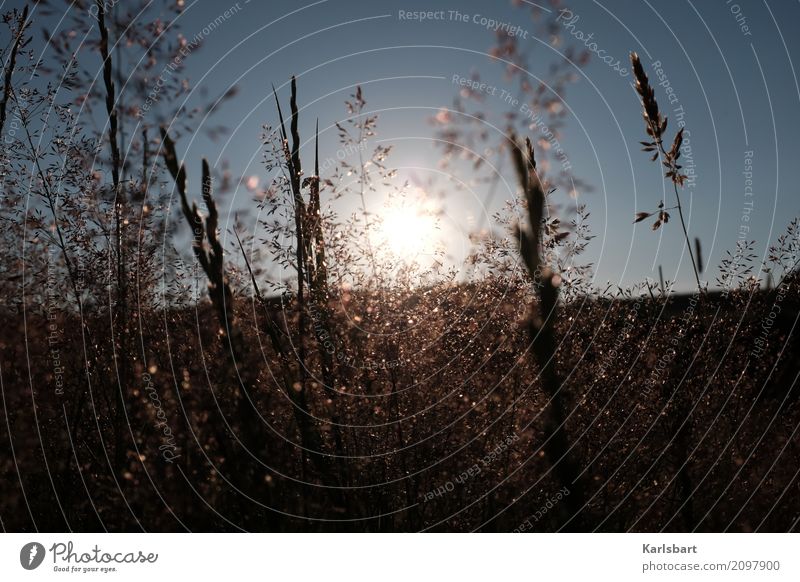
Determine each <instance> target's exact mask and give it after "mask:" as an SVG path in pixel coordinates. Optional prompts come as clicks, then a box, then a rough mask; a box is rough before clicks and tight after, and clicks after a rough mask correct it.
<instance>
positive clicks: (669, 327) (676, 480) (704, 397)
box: [0, 2, 800, 531]
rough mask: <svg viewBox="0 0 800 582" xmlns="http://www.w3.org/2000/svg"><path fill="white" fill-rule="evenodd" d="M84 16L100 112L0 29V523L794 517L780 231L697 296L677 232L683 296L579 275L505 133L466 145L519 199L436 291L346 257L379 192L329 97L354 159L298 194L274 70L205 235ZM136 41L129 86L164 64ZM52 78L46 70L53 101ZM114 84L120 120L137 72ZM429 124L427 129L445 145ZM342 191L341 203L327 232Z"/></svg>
mask: <svg viewBox="0 0 800 582" xmlns="http://www.w3.org/2000/svg"><path fill="white" fill-rule="evenodd" d="M145 4H148V3H145V2H142V5H143V6H144V5H145ZM96 7H97V10H96V11H93V14H95V15H96V18H97V24H98V27H97V32H96V34H97V36H98V38H97V39H95V42H96V43H97V54H98V55H99V56H100V60H99V61H98V64H99V63H101V64H102V71H103V75H102V76H103V83H102V87H103V93H102V94H99V95H86V96H85V99H86V103H87V106H88V107H90V108H91V106H92V105H93V104H97V103H102V105H103V106H102V107H101V108H99V109H98V110H97V112H96V114H95V117H96V118H97V119H102V123H100V124H98V125H97V126H93V125H90V124H88V123H87V122H86V121H85V120H84V119H81V118H79V117H77V116H76V115H75V113H74V111H73V110H72V109H71V107H70V104H67V103H60V102H59V101H58V97H57V91H56V90H55V89H54V88H53V87H52V86H49V85H45V86H43V85H42V83H41V82H39V81H37V80H36V79H35V78H32V76H31V75H30V73H31V72H32V71H33V70H34V69H36V68H37V67H39V63H37V62H36V61H35V56H34V55H35V51H34V50H33V49H32V48H31V42H32V41H31V38H30V22H29V21H28V12H27V10H23V11H13V12H10V13H8V15H7V16H6V18H5V22H6V24H7V26H8V27H9V30H10V37H9V38H11V39H13V40H12V42H10V43H9V47H8V49H7V54H3V62H4V63H5V69H4V71H3V78H4V85H3V95H2V102H1V103H0V129H3V128H2V126H3V124H5V126H6V127H5V129H3V131H5V133H6V135H7V136H8V135H11V134H10V133H9V128H8V124H9V123H10V120H13V124H14V131H15V133H14V135H13V139H10V140H5V141H4V145H3V148H2V150H0V152H1V153H0V169H1V170H2V175H3V180H4V183H3V189H4V196H3V198H2V207H0V213H1V214H0V220H2V223H3V224H4V225H5V227H6V228H4V230H3V234H2V236H3V237H4V240H3V243H4V248H6V249H8V252H7V253H4V254H3V255H2V258H0V310H1V311H2V317H3V322H4V324H5V325H3V326H2V329H0V348H1V351H0V380H2V384H1V385H0V392H1V393H2V400H0V406H2V412H1V415H2V418H3V419H4V421H5V422H3V423H2V424H3V428H2V429H0V446H2V450H3V451H7V454H4V455H3V456H2V457H0V483H2V487H3V496H2V499H0V523H1V524H2V527H3V529H4V530H7V531H34V530H46V531H61V530H72V531H104V530H108V531H138V530H147V531H184V530H191V531H237V530H258V531H342V530H346V531H420V530H425V531H531V530H536V531H593V530H598V531H627V530H634V531H661V530H666V531H686V530H701V531H727V530H734V531H752V530H760V531H761V530H777V531H786V530H792V529H796V527H797V524H798V520H800V502H799V501H798V500H800V496H798V495H797V494H796V493H797V488H798V486H799V485H798V483H799V482H798V480H797V459H798V455H800V441H798V439H797V438H796V427H797V426H798V425H800V406H798V398H797V396H798V388H797V370H796V361H797V356H798V351H799V350H800V345H798V341H797V335H796V332H795V324H796V321H797V318H798V307H800V278H798V272H797V268H796V266H797V259H798V251H800V245H799V244H798V243H800V240H799V239H798V236H800V225H799V224H798V220H797V219H795V220H794V221H792V222H791V223H790V225H789V226H788V229H787V231H786V233H785V234H784V235H783V236H781V237H780V238H779V239H778V240H777V242H776V243H775V245H774V246H773V247H772V248H771V250H770V255H769V257H768V259H767V262H766V263H765V264H763V265H756V264H754V260H755V257H753V256H752V255H751V254H750V253H749V252H747V251H746V249H744V250H742V249H738V250H737V252H736V253H735V255H730V257H729V258H728V259H726V262H724V263H723V265H722V272H723V279H724V282H723V283H724V285H723V286H724V287H725V291H724V292H713V291H709V290H707V289H706V288H705V286H703V285H702V284H701V282H700V273H701V272H702V265H701V264H700V260H701V257H700V252H699V251H700V248H699V243H697V246H696V247H695V251H694V252H693V251H692V245H691V244H690V239H689V234H688V231H687V229H686V226H685V224H684V223H683V219H682V215H681V222H682V224H683V226H684V234H685V238H686V244H687V250H688V251H689V253H690V254H691V255H692V262H693V266H694V272H695V277H696V279H697V284H698V292H697V293H695V294H692V295H687V296H682V295H679V294H676V293H674V292H673V291H672V289H671V285H670V283H669V282H668V281H666V282H662V283H661V284H660V285H656V284H654V283H652V282H650V281H644V282H642V283H641V284H639V285H635V286H633V287H632V288H630V289H613V290H612V289H611V288H606V289H597V288H593V287H592V286H591V285H590V281H591V277H590V274H591V266H590V265H585V264H581V261H582V259H581V254H582V253H583V251H584V249H585V248H586V245H587V244H588V243H589V241H590V240H591V238H592V237H591V233H590V232H589V230H588V226H587V225H586V221H585V219H586V217H587V216H588V212H587V211H586V208H585V207H583V206H580V207H577V208H575V212H574V218H573V219H572V220H571V221H570V222H569V223H566V221H565V223H566V224H565V225H562V223H561V221H560V220H559V219H558V218H556V216H555V215H556V212H555V209H554V208H552V206H551V203H550V195H551V193H552V192H553V191H554V189H555V188H556V187H557V186H561V187H563V186H564V185H566V186H567V187H569V188H573V187H575V185H576V183H577V182H576V181H574V180H569V179H567V177H566V176H565V175H562V174H559V173H555V174H554V176H553V179H552V180H551V179H550V178H549V176H548V175H547V174H546V172H545V171H544V170H543V168H542V167H541V166H540V165H539V164H537V161H536V155H535V146H534V143H533V142H532V141H531V140H530V139H526V140H524V141H521V140H520V139H519V138H518V137H517V135H516V133H514V132H513V131H509V135H510V136H511V137H510V138H509V139H507V140H505V141H504V142H503V143H497V144H495V145H494V146H493V148H494V149H493V151H494V153H496V154H498V155H502V156H505V157H507V158H509V159H510V160H511V161H512V163H513V166H514V169H515V170H516V173H517V179H518V182H519V198H518V199H517V200H514V201H512V203H511V204H510V208H509V212H508V213H507V214H504V215H502V216H498V217H497V219H498V220H497V222H498V224H499V225H501V226H503V227H505V228H506V232H505V233H503V235H502V236H499V235H498V236H487V237H479V238H476V240H475V241H474V242H475V250H474V252H473V254H472V255H471V257H470V261H471V262H472V263H473V264H474V265H475V266H476V268H475V269H474V276H473V277H472V279H470V280H466V281H464V280H459V279H458V278H457V277H456V276H455V272H454V271H452V270H448V269H447V268H446V267H444V266H443V262H442V261H439V260H438V259H441V258H442V257H441V254H436V255H435V256H434V259H436V260H433V261H432V263H431V264H430V265H427V264H419V263H418V262H408V263H405V262H402V261H398V260H397V259H396V257H392V255H391V252H389V251H387V249H385V248H381V246H380V245H376V244H374V243H373V241H374V240H375V239H374V238H373V237H374V236H375V233H376V232H378V231H379V230H380V229H381V218H380V216H378V215H377V214H376V213H375V212H374V211H373V210H372V209H371V208H370V207H369V203H370V193H372V192H373V191H374V190H375V189H376V188H377V187H378V186H379V185H380V187H382V188H387V189H390V190H391V196H393V197H396V198H402V197H404V196H406V195H408V187H407V185H405V184H397V183H396V174H395V172H394V171H393V170H392V168H391V165H390V163H389V161H390V155H391V151H390V149H389V148H387V147H385V146H383V145H377V146H376V145H375V144H374V140H373V138H374V136H375V134H376V132H377V130H378V129H377V128H378V119H377V117H376V116H374V115H372V114H370V113H369V112H368V110H367V109H366V107H365V106H366V98H365V95H364V93H363V91H362V90H361V88H357V89H356V90H355V91H354V93H353V95H352V96H351V97H350V99H348V101H347V102H346V104H345V112H346V119H344V120H342V121H340V122H339V123H338V124H337V125H338V131H339V137H340V142H341V143H340V146H341V147H342V148H348V149H349V150H351V151H357V152H358V153H359V162H358V163H357V164H355V163H354V164H348V163H345V162H342V163H340V164H339V165H338V167H336V168H335V169H333V170H332V171H330V173H329V174H326V175H323V174H324V172H323V171H321V168H320V159H319V143H318V142H319V131H318V123H317V124H315V133H314V135H313V139H312V140H310V141H309V142H308V143H309V144H312V147H308V146H307V144H306V142H304V141H303V139H302V137H301V127H303V125H302V123H304V120H302V119H301V115H300V113H301V111H302V107H301V105H300V97H299V93H298V87H297V82H296V80H295V79H294V78H292V79H291V81H290V83H289V108H288V110H286V109H285V98H284V99H283V100H282V98H281V92H280V91H279V90H278V89H275V88H273V97H274V99H275V127H274V128H273V127H271V126H267V127H265V129H264V134H263V143H264V148H265V151H264V163H265V171H266V173H267V174H268V175H270V176H272V177H273V179H272V181H271V183H270V184H269V187H268V188H267V189H265V191H264V192H263V193H262V194H263V195H262V196H260V197H259V199H258V200H257V202H256V203H255V204H256V209H257V210H258V217H257V218H256V219H255V221H254V222H255V224H254V225H253V227H252V228H250V229H247V230H245V229H244V228H243V227H242V225H241V224H240V223H238V221H237V223H235V224H232V225H230V227H229V228H226V225H225V224H221V222H220V212H219V209H218V203H219V196H220V194H221V193H223V192H224V191H225V189H226V187H227V185H228V184H229V182H230V176H226V175H225V171H224V168H215V167H213V165H212V164H210V163H209V162H208V161H207V160H202V162H201V164H200V168H199V169H200V172H199V178H200V179H199V181H198V184H199V190H198V189H194V188H195V186H193V184H194V182H193V181H192V180H191V177H192V176H195V175H196V174H195V171H193V170H192V166H193V164H194V162H192V161H187V162H186V163H184V162H183V161H182V160H181V154H180V152H179V145H178V144H179V143H180V142H179V136H180V134H181V132H182V130H183V129H184V128H183V126H177V125H171V126H168V125H167V124H164V123H161V122H162V121H164V119H161V118H159V116H158V115H156V113H155V111H154V112H153V118H152V119H151V120H149V121H145V122H143V121H141V118H140V117H138V114H139V113H141V111H139V112H137V111H134V110H131V109H128V108H126V107H124V103H123V100H122V93H121V92H120V91H119V90H118V89H119V82H118V80H117V74H116V73H115V71H117V70H118V68H120V67H122V66H123V63H126V62H129V61H128V59H127V58H126V57H125V54H124V53H115V52H114V51H113V50H112V49H111V44H110V40H109V38H110V37H111V38H115V37H119V35H124V34H128V35H131V38H132V39H135V38H137V37H136V32H135V31H136V28H133V29H131V30H132V31H129V32H122V31H125V30H128V28H129V25H130V23H127V22H124V21H121V20H118V19H116V18H115V19H108V16H109V15H108V14H106V12H105V5H104V4H103V3H102V2H98V3H97V5H96ZM144 14H146V12H144ZM151 24H152V26H154V27H156V28H158V27H161V26H163V23H161V22H156V21H154V22H153V23H151ZM83 26H85V23H84V24H83ZM65 42H66V40H65ZM509 42H510V41H509ZM131 46H132V47H134V48H135V47H136V46H137V45H136V43H135V42H133V43H132V44H131V45H129V48H130V47H131ZM145 46H146V45H145ZM67 50H68V49H67ZM503 50H504V51H506V52H505V54H506V55H507V56H509V57H514V58H517V59H518V58H521V57H520V56H519V54H518V53H516V52H515V51H514V50H513V49H512V47H509V46H508V45H505V48H504V49H503ZM148 53H149V55H150V57H151V59H152V63H153V64H152V65H151V66H152V68H153V70H155V71H158V70H159V66H160V65H159V64H158V63H160V64H161V66H164V64H165V63H169V62H171V60H172V59H173V58H174V54H175V47H172V46H169V44H167V43H166V41H164V44H156V45H154V46H153V47H150V48H148ZM632 62H633V70H634V73H635V76H636V79H637V91H638V93H639V95H640V97H641V99H642V102H643V107H644V116H645V121H646V127H647V132H648V136H649V139H651V140H652V141H648V142H644V143H643V145H644V147H645V149H646V150H647V151H652V152H653V153H654V154H655V157H656V158H657V157H658V156H659V155H660V156H661V157H662V158H663V160H662V161H663V162H664V165H665V166H666V168H667V178H669V179H670V180H671V181H672V183H673V184H674V186H675V194H676V199H677V206H676V208H677V209H678V211H679V214H681V206H680V204H681V202H680V196H679V189H678V188H679V186H681V181H682V176H681V173H680V169H681V168H680V165H679V164H678V163H677V162H678V158H679V152H680V148H681V141H680V140H681V130H679V131H678V132H677V134H676V136H675V139H674V141H673V145H672V146H671V148H670V149H669V150H666V148H665V147H664V146H663V144H662V137H663V135H664V132H665V130H666V119H663V118H662V117H661V115H660V113H659V112H658V105H657V103H656V100H655V97H654V93H653V91H652V88H650V86H649V84H648V82H647V77H646V75H645V74H644V72H643V71H642V68H641V65H640V64H639V63H638V58H637V57H636V56H635V54H634V55H633V56H632ZM26 73H27V74H26ZM555 74H556V75H557V76H558V75H560V74H561V73H560V72H559V71H555ZM82 75H83V73H82V72H81V70H80V69H79V68H78V66H77V62H76V61H75V60H73V59H67V60H66V64H65V68H64V70H63V75H62V78H61V82H62V83H76V84H77V85H78V86H79V85H80V83H81V78H82ZM151 80H152V79H151ZM132 86H133V89H132V91H135V90H139V91H140V95H139V97H141V99H142V100H141V101H140V102H144V100H146V99H147V94H148V91H149V89H148V87H149V84H148V83H147V82H146V81H143V82H142V83H141V84H138V85H137V84H136V83H134V84H133V85H132ZM137 87H138V89H137ZM175 89H176V90H180V91H186V90H188V87H187V86H185V85H182V84H180V83H179V84H177V85H176V87H175ZM127 96H128V97H130V94H128V95H127ZM224 99H227V96H222V97H220V98H218V99H217V100H216V101H215V102H214V103H212V104H210V105H209V106H208V107H207V108H206V113H211V112H213V110H214V109H216V108H217V107H218V106H219V104H220V103H221V101H222V100H224ZM282 103H283V104H284V105H282ZM160 105H161V106H163V107H164V108H165V109H166V113H165V115H167V116H169V115H174V116H175V118H178V119H181V120H185V123H190V122H191V114H190V112H187V111H182V112H175V111H170V109H169V108H170V107H171V105H170V104H169V103H166V102H165V103H161V104H160ZM285 110H286V111H287V112H288V116H287V117H284V111H285ZM449 114H451V115H457V114H458V111H457V110H455V109H454V110H453V111H450V112H449ZM166 119H167V120H168V119H170V117H166ZM436 123H437V124H438V125H437V127H438V130H439V131H450V132H451V138H453V139H461V138H462V137H464V136H465V135H466V133H468V131H469V130H468V129H465V128H463V127H456V126H455V125H454V127H453V128H450V129H446V128H445V124H444V123H443V120H442V119H439V120H438V121H437V122H436ZM156 125H159V126H160V127H159V131H158V132H156V127H155V126H156ZM131 127H134V128H136V131H135V132H131V130H130V128H131ZM134 136H135V137H134ZM309 149H313V151H314V157H313V162H312V163H310V164H309V163H307V160H306V159H304V157H303V155H302V154H303V153H305V152H307V151H308V150H309ZM123 152H126V153H124V154H123ZM448 153H452V151H448V152H445V155H447V154H448ZM137 158H138V159H140V160H141V165H140V166H139V165H138V164H136V165H134V163H133V161H132V160H133V159H137ZM106 168H108V169H110V171H111V172H110V179H107V178H106V177H105V176H104V175H103V171H104V170H105V169H106ZM311 168H313V170H310V169H311ZM476 171H477V168H476ZM173 189H174V190H173ZM173 191H174V193H175V194H176V195H177V197H178V199H179V200H180V213H181V216H180V217H179V218H180V220H174V217H173V216H172V214H171V213H170V208H169V197H170V194H171V193H172V192H173ZM193 193H199V204H198V201H196V200H194V198H196V197H197V196H195V195H193ZM343 197H351V198H354V199H355V200H356V206H357V207H358V208H359V209H360V211H358V212H356V213H355V214H353V215H351V216H345V217H342V216H340V215H339V214H338V213H337V211H336V209H337V206H336V204H335V202H336V201H337V200H338V199H341V198H343ZM519 210H521V211H522V212H521V213H520V215H521V216H523V217H524V218H523V220H522V221H521V223H518V222H517V221H516V220H515V213H516V211H519ZM667 210H669V209H666V208H664V206H663V203H662V205H661V206H659V209H658V210H657V211H656V212H655V213H640V214H639V215H637V221H638V220H644V219H645V218H647V217H649V216H651V215H653V214H656V213H657V214H658V217H657V222H656V224H657V225H661V224H663V223H666V222H667V221H668V219H669V215H668V213H667ZM644 214H646V216H644ZM179 225H180V226H179ZM187 227H188V228H187ZM187 232H188V233H189V236H188V238H186V233H187ZM246 232H250V233H251V234H244V233H246ZM189 248H190V249H191V256H188V257H186V255H187V254H188V249H189ZM184 251H187V252H186V253H184ZM184 257H186V258H185V259H184ZM270 265H278V266H279V267H280V268H281V269H282V271H283V272H284V273H290V275H291V276H290V277H284V278H278V277H274V276H271V275H270V273H271V272H270V270H269V266H270ZM765 277H769V281H771V283H769V284H767V281H766V280H763V279H765Z"/></svg>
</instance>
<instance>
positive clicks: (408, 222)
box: [377, 206, 437, 262]
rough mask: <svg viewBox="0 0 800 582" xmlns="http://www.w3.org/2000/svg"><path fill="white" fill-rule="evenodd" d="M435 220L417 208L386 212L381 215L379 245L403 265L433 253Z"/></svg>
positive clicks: (403, 208) (388, 209)
mask: <svg viewBox="0 0 800 582" xmlns="http://www.w3.org/2000/svg"><path fill="white" fill-rule="evenodd" d="M436 230H437V229H436V220H435V218H434V217H433V216H432V215H431V214H430V213H428V212H425V211H424V210H423V209H421V208H417V207H414V206H402V207H396V208H387V209H385V210H384V212H383V213H382V217H381V224H380V227H379V232H378V237H377V238H378V241H377V242H378V244H379V245H385V247H386V248H385V250H387V251H389V252H391V253H392V254H393V255H394V256H395V257H396V258H398V259H401V260H403V261H406V262H409V261H415V260H418V259H420V258H421V257H422V256H424V255H429V254H432V253H433V250H434V246H435V238H436Z"/></svg>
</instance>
